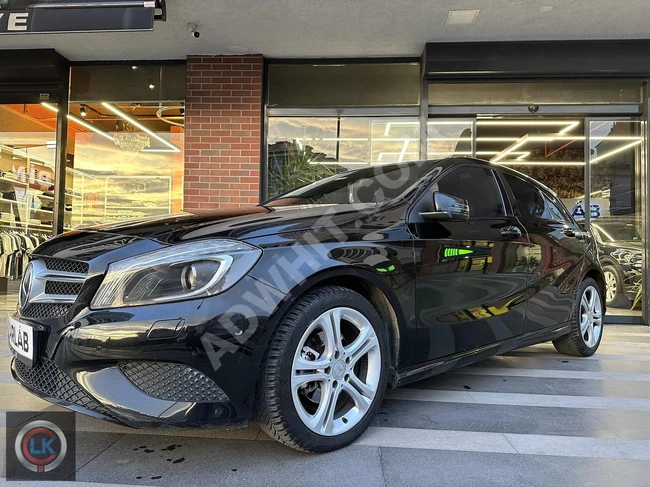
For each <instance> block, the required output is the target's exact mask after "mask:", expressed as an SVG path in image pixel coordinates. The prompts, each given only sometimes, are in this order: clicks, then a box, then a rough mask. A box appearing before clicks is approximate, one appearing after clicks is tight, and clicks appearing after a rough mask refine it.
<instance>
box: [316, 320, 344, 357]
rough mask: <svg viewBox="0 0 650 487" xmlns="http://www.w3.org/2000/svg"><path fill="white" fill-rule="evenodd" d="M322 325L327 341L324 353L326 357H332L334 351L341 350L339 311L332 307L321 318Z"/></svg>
mask: <svg viewBox="0 0 650 487" xmlns="http://www.w3.org/2000/svg"><path fill="white" fill-rule="evenodd" d="M321 322H322V325H323V332H325V337H326V339H327V343H326V344H325V346H326V347H327V352H326V354H327V355H328V357H330V358H333V357H334V354H335V352H339V353H340V352H341V350H342V349H343V344H342V343H341V311H340V310H338V309H333V310H331V311H330V312H329V313H327V314H326V315H324V316H323V317H322V319H321Z"/></svg>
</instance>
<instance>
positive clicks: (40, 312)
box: [20, 303, 72, 318]
mask: <svg viewBox="0 0 650 487" xmlns="http://www.w3.org/2000/svg"><path fill="white" fill-rule="evenodd" d="M71 308H72V304H71V303H32V304H28V305H27V306H25V307H24V308H23V309H21V310H20V314H21V315H22V316H24V317H25V318H60V317H61V316H63V315H65V314H66V313H67V312H68V311H70V309H71Z"/></svg>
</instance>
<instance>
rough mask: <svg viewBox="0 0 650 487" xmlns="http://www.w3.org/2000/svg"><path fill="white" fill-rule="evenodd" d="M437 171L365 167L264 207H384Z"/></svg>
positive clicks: (414, 165)
mask: <svg viewBox="0 0 650 487" xmlns="http://www.w3.org/2000/svg"><path fill="white" fill-rule="evenodd" d="M434 167H436V163H435V162H432V161H425V162H422V161H420V162H409V163H402V164H387V165H382V166H373V167H365V168H363V169H357V170H355V171H350V172H345V173H341V174H337V175H335V176H331V177H329V178H325V179H321V180H320V181H316V182H315V183H311V184H308V185H306V186H302V187H300V188H298V189H294V190H293V191H289V192H288V193H285V194H283V195H280V196H278V197H277V198H274V199H272V200H270V201H268V202H267V203H264V205H265V206H291V205H336V204H338V205H340V204H353V203H383V202H385V201H389V200H392V199H395V198H397V197H398V196H400V195H401V194H402V193H404V191H406V190H407V189H408V188H409V187H410V186H412V185H413V184H414V183H416V182H417V181H418V180H419V179H420V178H422V177H423V176H424V175H425V174H426V173H427V172H429V171H430V170H431V169H433V168H434Z"/></svg>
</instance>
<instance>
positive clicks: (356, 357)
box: [291, 307, 381, 436]
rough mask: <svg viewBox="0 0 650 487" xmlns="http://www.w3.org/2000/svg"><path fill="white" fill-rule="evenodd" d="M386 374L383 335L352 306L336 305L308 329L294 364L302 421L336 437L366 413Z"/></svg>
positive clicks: (293, 383)
mask: <svg viewBox="0 0 650 487" xmlns="http://www.w3.org/2000/svg"><path fill="white" fill-rule="evenodd" d="M380 377H381V351H380V347H379V339H378V338H377V334H376V332H375V330H374V328H373V327H372V325H371V324H370V321H368V319H367V318H366V317H365V316H364V315H363V314H362V313H360V312H359V311H356V310H354V309H352V308H347V307H339V308H333V309H330V310H328V311H326V312H325V313H323V314H321V315H320V316H319V317H318V318H316V319H315V320H314V321H313V322H312V323H311V324H310V325H309V327H307V330H306V331H305V332H304V333H303V335H302V337H301V338H300V342H299V344H298V348H297V350H296V353H295V355H294V358H293V363H292V367H291V395H292V398H293V404H294V406H295V408H296V411H297V413H298V416H299V417H300V419H301V421H302V422H303V424H304V425H305V426H306V427H307V428H309V429H310V430H311V431H313V432H314V433H317V434H319V435H323V436H336V435H340V434H342V433H345V432H346V431H349V430H350V429H352V428H353V427H354V426H356V425H357V424H359V422H360V421H361V420H362V419H363V417H364V416H365V415H366V413H367V412H368V410H369V409H370V406H371V405H372V403H373V400H374V398H375V395H376V393H377V390H378V387H379V380H380Z"/></svg>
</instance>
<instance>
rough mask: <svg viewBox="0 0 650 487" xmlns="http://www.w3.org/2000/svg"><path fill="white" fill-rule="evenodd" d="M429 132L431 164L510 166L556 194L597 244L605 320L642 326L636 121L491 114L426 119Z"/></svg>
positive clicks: (639, 140)
mask: <svg viewBox="0 0 650 487" xmlns="http://www.w3.org/2000/svg"><path fill="white" fill-rule="evenodd" d="M427 128H428V137H427V149H428V154H427V155H428V157H429V158H431V159H435V158H440V157H449V156H456V157H462V156H472V157H478V158H481V159H485V160H488V161H490V162H492V163H493V164H495V165H503V166H507V167H511V168H513V169H516V170H518V171H520V172H522V173H524V174H527V175H529V176H531V177H533V178H534V179H536V180H538V181H540V182H541V183H543V184H545V185H546V186H548V187H549V188H551V189H552V190H553V191H555V192H556V193H557V195H558V196H559V198H560V199H561V200H562V201H563V202H564V204H565V205H566V206H567V208H568V209H569V210H570V211H571V213H572V215H573V216H574V218H575V219H576V220H577V221H578V222H579V223H581V224H582V225H584V227H585V228H589V229H590V230H592V231H593V233H594V235H595V237H596V239H597V241H598V249H599V253H600V256H601V259H602V261H603V265H604V270H605V277H606V281H607V302H608V313H607V314H608V317H609V318H610V320H611V321H615V322H622V321H623V322H641V320H642V310H641V306H642V302H643V299H642V296H643V294H642V293H643V286H642V277H643V242H644V241H645V240H644V238H643V230H642V215H641V208H642V205H641V201H642V191H641V177H640V174H642V171H641V168H642V167H643V161H642V151H641V150H640V149H641V143H642V134H641V123H640V120H639V119H635V118H630V117H619V118H610V117H587V116H585V115H584V114H577V115H565V114H562V115H561V116H560V115H551V114H549V115H544V116H538V117H534V118H533V117H530V116H529V117H524V116H512V115H508V114H506V113H493V114H489V115H487V114H486V115H478V114H472V115H470V116H466V117H462V116H461V117H458V118H443V117H432V118H431V119H430V120H429V121H428V127H427Z"/></svg>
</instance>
